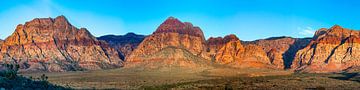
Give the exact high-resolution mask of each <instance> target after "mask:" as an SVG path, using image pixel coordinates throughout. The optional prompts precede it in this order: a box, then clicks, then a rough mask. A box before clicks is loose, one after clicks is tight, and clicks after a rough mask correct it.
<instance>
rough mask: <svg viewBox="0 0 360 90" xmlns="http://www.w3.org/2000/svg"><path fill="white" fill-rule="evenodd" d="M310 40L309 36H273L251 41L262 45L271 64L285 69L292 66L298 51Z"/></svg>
mask: <svg viewBox="0 0 360 90" xmlns="http://www.w3.org/2000/svg"><path fill="white" fill-rule="evenodd" d="M309 41H310V39H308V38H291V37H272V38H268V39H260V40H256V41H252V42H250V43H252V44H256V45H259V46H261V47H262V48H263V49H264V51H265V52H266V53H267V56H268V57H269V59H270V62H271V64H273V65H275V67H276V68H278V69H284V68H289V67H290V65H291V62H292V61H293V57H294V56H295V54H296V52H297V51H298V50H299V49H302V48H304V47H305V46H306V45H307V44H308V43H309Z"/></svg>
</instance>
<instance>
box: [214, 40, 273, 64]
mask: <svg viewBox="0 0 360 90" xmlns="http://www.w3.org/2000/svg"><path fill="white" fill-rule="evenodd" d="M230 36H231V37H236V36H235V35H230ZM224 41H225V42H227V43H225V44H224V45H223V46H222V47H221V48H220V49H219V50H218V51H217V52H216V54H215V62H217V63H220V64H224V65H229V66H232V67H237V68H247V67H252V68H254V67H255V68H271V65H270V60H269V59H268V57H267V55H266V53H265V51H264V50H263V49H262V48H261V47H260V46H258V45H255V44H243V43H242V41H240V40H239V39H237V37H236V39H230V40H224Z"/></svg>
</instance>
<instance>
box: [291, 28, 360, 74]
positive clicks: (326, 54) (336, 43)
mask: <svg viewBox="0 0 360 90" xmlns="http://www.w3.org/2000/svg"><path fill="white" fill-rule="evenodd" d="M359 43H360V33H359V31H355V30H349V29H346V28H342V27H341V26H338V25H335V26H333V27H331V28H330V29H325V28H322V29H320V30H318V31H317V32H316V33H315V35H314V37H313V38H312V40H311V42H310V44H308V45H307V46H306V47H305V48H304V49H301V50H299V51H298V52H297V53H296V57H295V60H294V64H293V65H292V67H293V68H296V70H297V71H304V72H337V71H341V70H345V69H350V68H352V67H358V66H359V65H360V53H359V52H360V44H359Z"/></svg>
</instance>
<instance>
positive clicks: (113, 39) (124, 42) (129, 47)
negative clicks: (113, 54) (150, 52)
mask: <svg viewBox="0 0 360 90" xmlns="http://www.w3.org/2000/svg"><path fill="white" fill-rule="evenodd" d="M144 38H145V36H144V35H137V34H135V33H127V34H125V35H105V36H101V37H98V38H97V39H98V40H104V41H106V42H107V43H109V45H110V46H111V47H113V48H115V49H116V50H117V51H118V53H119V55H120V58H121V59H122V60H124V59H125V57H126V56H129V55H130V54H131V52H132V51H134V50H135V49H136V48H137V46H138V45H139V44H140V43H141V42H142V41H143V40H144Z"/></svg>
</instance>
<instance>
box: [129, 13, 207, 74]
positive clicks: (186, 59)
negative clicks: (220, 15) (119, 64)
mask: <svg viewBox="0 0 360 90" xmlns="http://www.w3.org/2000/svg"><path fill="white" fill-rule="evenodd" d="M205 50H206V42H205V38H204V34H203V32H202V30H201V29H200V28H199V27H196V26H193V25H192V24H191V23H189V22H181V21H180V20H178V19H176V18H174V17H169V18H168V19H166V20H165V21H164V22H163V23H162V24H161V25H160V26H159V27H158V28H157V29H156V31H155V32H154V33H153V34H151V35H149V36H147V37H146V38H145V39H144V40H143V41H142V42H141V43H140V44H139V46H138V48H136V49H135V50H134V51H133V52H132V53H131V54H130V55H129V56H128V57H126V62H127V64H126V65H125V66H126V67H127V66H128V67H133V66H135V67H136V66H141V67H150V68H158V67H167V66H170V67H175V66H180V67H186V68H191V67H198V66H199V65H204V64H206V62H208V60H205V59H204V58H202V56H205V55H204V54H203V53H204V52H205Z"/></svg>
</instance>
